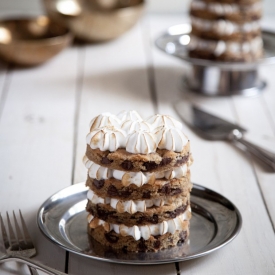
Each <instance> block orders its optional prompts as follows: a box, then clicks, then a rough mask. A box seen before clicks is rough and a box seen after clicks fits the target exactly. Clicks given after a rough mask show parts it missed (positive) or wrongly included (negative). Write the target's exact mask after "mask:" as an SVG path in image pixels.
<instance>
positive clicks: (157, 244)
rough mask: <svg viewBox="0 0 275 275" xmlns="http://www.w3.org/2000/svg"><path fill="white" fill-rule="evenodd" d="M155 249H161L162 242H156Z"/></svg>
mask: <svg viewBox="0 0 275 275" xmlns="http://www.w3.org/2000/svg"><path fill="white" fill-rule="evenodd" d="M154 248H156V249H159V248H160V240H157V241H155V242H154Z"/></svg>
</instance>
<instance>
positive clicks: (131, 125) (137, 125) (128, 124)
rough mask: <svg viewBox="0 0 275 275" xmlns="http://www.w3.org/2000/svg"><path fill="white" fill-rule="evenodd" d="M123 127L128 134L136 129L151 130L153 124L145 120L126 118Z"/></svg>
mask: <svg viewBox="0 0 275 275" xmlns="http://www.w3.org/2000/svg"><path fill="white" fill-rule="evenodd" d="M121 129H122V130H124V131H125V132H126V133H127V134H128V135H129V134H132V133H133V132H135V131H148V132H150V131H151V125H150V124H149V123H147V122H145V121H139V120H134V121H133V120H126V121H125V122H123V123H122V125H121Z"/></svg>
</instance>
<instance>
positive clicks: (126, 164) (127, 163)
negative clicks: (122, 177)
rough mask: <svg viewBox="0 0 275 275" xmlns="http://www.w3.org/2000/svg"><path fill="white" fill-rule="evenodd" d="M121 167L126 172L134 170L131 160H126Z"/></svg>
mask: <svg viewBox="0 0 275 275" xmlns="http://www.w3.org/2000/svg"><path fill="white" fill-rule="evenodd" d="M121 167H122V168H123V169H124V170H132V169H133V168H134V166H133V163H132V162H131V161H130V160H124V161H123V162H122V163H121Z"/></svg>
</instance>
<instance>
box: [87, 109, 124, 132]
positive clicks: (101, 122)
mask: <svg viewBox="0 0 275 275" xmlns="http://www.w3.org/2000/svg"><path fill="white" fill-rule="evenodd" d="M120 124H121V121H120V120H119V119H118V118H117V117H116V116H115V115H113V114H111V113H102V114H100V115H98V116H96V117H95V118H93V119H92V120H91V122H90V131H92V130H93V129H96V128H101V127H104V126H113V127H118V128H119V127H120Z"/></svg>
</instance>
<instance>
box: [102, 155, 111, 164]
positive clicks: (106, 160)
mask: <svg viewBox="0 0 275 275" xmlns="http://www.w3.org/2000/svg"><path fill="white" fill-rule="evenodd" d="M112 162H113V161H112V160H110V159H108V158H107V157H103V158H102V159H101V163H102V164H110V163H112Z"/></svg>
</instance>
